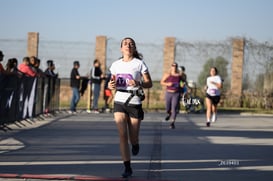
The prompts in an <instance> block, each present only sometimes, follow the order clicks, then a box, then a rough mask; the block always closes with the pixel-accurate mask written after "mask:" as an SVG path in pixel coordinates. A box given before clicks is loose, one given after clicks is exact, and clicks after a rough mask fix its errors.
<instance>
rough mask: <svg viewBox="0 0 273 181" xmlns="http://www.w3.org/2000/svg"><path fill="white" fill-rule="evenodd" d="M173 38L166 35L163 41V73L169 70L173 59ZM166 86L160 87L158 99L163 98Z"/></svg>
mask: <svg viewBox="0 0 273 181" xmlns="http://www.w3.org/2000/svg"><path fill="white" fill-rule="evenodd" d="M175 47H176V45H175V38H174V37H166V38H165V42H164V52H163V53H164V55H163V56H164V60H163V74H165V73H167V72H169V71H170V67H171V64H172V63H173V62H174V61H175ZM165 91H166V87H162V92H161V95H160V100H161V101H162V100H164V96H165Z"/></svg>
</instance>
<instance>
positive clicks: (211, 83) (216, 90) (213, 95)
mask: <svg viewBox="0 0 273 181" xmlns="http://www.w3.org/2000/svg"><path fill="white" fill-rule="evenodd" d="M206 88H207V90H206V105H207V113H206V116H207V126H208V127H209V126H210V122H211V121H212V122H215V121H216V119H217V115H216V114H217V104H218V103H219V101H220V95H221V92H220V88H222V79H221V77H220V76H219V75H218V71H217V68H216V67H212V68H211V69H210V76H209V77H208V78H207V86H206ZM211 113H212V115H211Z"/></svg>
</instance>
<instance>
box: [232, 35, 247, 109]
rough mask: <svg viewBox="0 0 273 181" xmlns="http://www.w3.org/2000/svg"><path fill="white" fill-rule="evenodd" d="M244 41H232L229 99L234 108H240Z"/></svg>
mask: <svg viewBox="0 0 273 181" xmlns="http://www.w3.org/2000/svg"><path fill="white" fill-rule="evenodd" d="M244 45H245V41H244V39H234V40H233V43H232V46H233V53H232V73H231V95H232V97H231V99H233V101H232V102H233V103H234V104H235V106H237V107H239V106H241V97H242V90H243V89H242V88H243V64H244Z"/></svg>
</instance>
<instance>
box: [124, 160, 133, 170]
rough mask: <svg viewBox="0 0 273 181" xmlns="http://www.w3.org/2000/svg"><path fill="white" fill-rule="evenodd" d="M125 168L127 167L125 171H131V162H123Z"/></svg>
mask: <svg viewBox="0 0 273 181" xmlns="http://www.w3.org/2000/svg"><path fill="white" fill-rule="evenodd" d="M123 164H124V166H125V171H131V170H132V168H131V161H130V160H129V161H124V162H123Z"/></svg>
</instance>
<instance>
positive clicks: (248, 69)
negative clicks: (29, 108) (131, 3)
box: [0, 37, 273, 109]
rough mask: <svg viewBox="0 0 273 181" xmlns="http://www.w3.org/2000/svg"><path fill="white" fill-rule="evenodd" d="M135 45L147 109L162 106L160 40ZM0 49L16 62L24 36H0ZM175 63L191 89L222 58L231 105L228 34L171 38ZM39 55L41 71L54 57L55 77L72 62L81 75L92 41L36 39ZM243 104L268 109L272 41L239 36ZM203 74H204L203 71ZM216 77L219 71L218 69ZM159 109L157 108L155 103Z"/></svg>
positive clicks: (114, 45)
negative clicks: (146, 84) (145, 80)
mask: <svg viewBox="0 0 273 181" xmlns="http://www.w3.org/2000/svg"><path fill="white" fill-rule="evenodd" d="M120 41H121V40H117V39H115V38H113V37H109V38H108V39H107V55H106V61H107V62H106V67H107V68H109V67H110V65H111V63H112V62H114V61H115V60H117V59H118V58H119V57H121V52H120ZM136 43H137V48H138V51H139V52H140V53H142V54H143V56H144V61H145V62H146V64H147V65H148V67H149V70H150V73H151V76H152V79H153V81H154V87H153V88H152V89H151V90H149V95H150V98H149V99H150V100H146V101H148V102H149V103H147V105H149V107H153V106H155V107H158V106H159V105H163V107H164V104H163V103H162V100H160V95H161V93H160V91H162V88H161V86H160V85H159V81H160V79H161V77H162V74H163V49H164V42H155V43H149V42H148V43H147V42H137V41H136ZM0 49H1V50H2V51H3V53H4V54H5V60H4V62H3V63H2V64H3V65H4V66H5V64H6V62H7V60H8V59H9V58H13V57H14V58H17V59H18V62H19V63H21V61H22V58H23V57H24V56H26V55H27V53H26V51H27V40H26V39H0ZM175 53H176V54H175V61H176V62H177V63H178V64H179V65H180V66H184V67H185V68H186V74H187V77H188V81H189V80H191V81H192V82H195V83H196V85H197V88H198V89H199V90H200V92H201V90H202V87H203V86H204V85H203V84H202V83H201V81H200V79H205V76H204V75H203V77H202V76H201V75H200V74H201V73H202V72H203V71H204V67H205V66H206V63H207V62H208V61H211V60H213V61H215V60H217V59H219V58H220V59H222V60H225V61H226V65H225V69H226V75H225V76H224V77H225V78H224V93H225V97H224V99H225V100H226V101H225V102H224V103H222V105H223V106H231V105H229V102H228V96H230V95H229V92H228V90H229V89H230V81H231V66H232V38H228V39H226V40H222V41H195V42H188V41H183V40H182V39H179V38H177V39H176V52H175ZM38 55H39V58H40V59H41V69H42V70H45V69H46V61H47V60H49V59H51V60H54V62H55V65H56V72H58V74H59V77H60V78H68V77H69V76H70V71H71V69H72V65H73V61H74V60H78V61H80V63H81V67H80V69H79V71H80V74H81V75H83V76H84V75H87V74H88V73H89V71H90V68H91V66H92V64H93V60H94V58H95V57H94V56H95V43H94V42H91V41H90V42H69V41H49V40H43V39H40V40H39V53H38ZM243 66H244V67H243V98H242V106H243V107H255V108H256V107H259V108H269V109H272V107H273V103H272V102H273V101H272V97H273V95H272V94H273V42H258V41H256V40H254V39H250V38H248V39H247V38H245V48H244V65H243ZM208 73H209V72H207V74H208ZM219 73H220V75H221V73H222V72H221V71H220V72H219ZM159 107H160V106H159Z"/></svg>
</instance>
